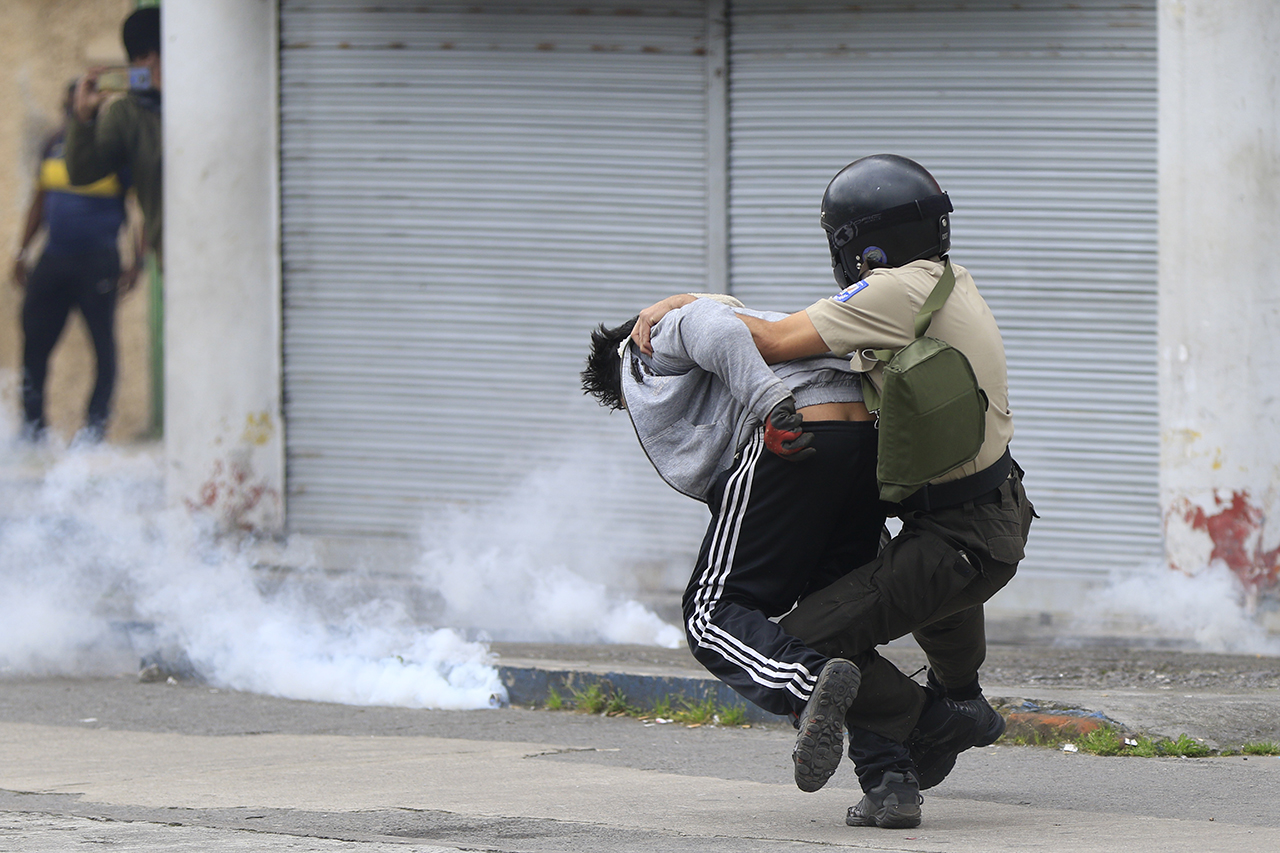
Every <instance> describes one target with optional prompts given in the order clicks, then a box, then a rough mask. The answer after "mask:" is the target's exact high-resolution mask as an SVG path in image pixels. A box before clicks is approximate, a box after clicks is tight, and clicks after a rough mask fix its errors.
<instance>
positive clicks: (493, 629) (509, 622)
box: [418, 459, 698, 648]
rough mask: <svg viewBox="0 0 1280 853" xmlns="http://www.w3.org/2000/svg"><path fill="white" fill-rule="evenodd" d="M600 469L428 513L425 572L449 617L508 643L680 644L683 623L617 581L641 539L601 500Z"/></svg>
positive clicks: (549, 473) (572, 471)
mask: <svg viewBox="0 0 1280 853" xmlns="http://www.w3.org/2000/svg"><path fill="white" fill-rule="evenodd" d="M590 471H594V472H597V473H595V474H588V472H590ZM599 471H600V468H599V467H598V466H597V464H596V461H594V460H582V459H579V460H577V461H575V462H573V463H566V464H564V465H562V466H560V467H557V468H551V469H543V470H542V471H539V472H536V473H535V474H533V475H532V476H531V477H530V478H529V479H528V480H527V481H526V482H525V483H523V484H522V486H521V488H520V490H519V491H518V492H516V493H513V494H511V495H509V496H508V497H507V498H505V499H503V500H498V501H494V502H492V503H491V504H488V505H484V506H479V507H471V508H468V509H465V510H459V509H449V510H445V511H443V512H441V513H438V514H433V515H432V516H431V517H429V518H428V519H427V521H426V523H425V524H424V525H423V533H422V541H423V550H424V553H423V557H422V560H421V563H420V565H419V567H418V572H419V575H420V577H421V578H422V579H423V581H424V582H425V583H426V585H427V586H429V587H431V588H433V589H438V590H439V591H440V592H441V594H442V595H443V596H444V600H445V602H446V615H445V621H447V622H449V623H450V624H462V625H469V626H473V627H476V628H481V629H483V630H485V631H486V632H487V633H488V634H489V635H490V636H493V637H494V638H497V639H504V640H523V641H533V640H542V641H548V640H550V641H561V642H594V641H604V642H606V643H639V644H643V645H657V646H666V647H667V648H676V647H678V646H679V645H681V644H682V643H683V642H684V633H683V632H682V631H681V629H679V628H677V627H675V626H673V625H670V624H669V623H667V622H664V621H663V620H662V619H661V618H659V617H658V616H657V615H656V614H655V613H653V611H651V610H649V609H648V608H646V607H644V606H642V605H641V604H639V603H638V602H636V601H634V600H631V599H629V598H627V597H625V596H624V595H622V594H621V593H620V592H619V591H618V590H617V589H616V588H615V586H614V584H615V583H618V582H620V581H621V580H622V578H621V577H619V569H620V567H622V566H624V565H625V563H626V561H627V557H628V554H627V553H626V551H627V546H628V544H630V543H631V542H632V541H633V539H634V537H629V536H627V535H625V534H624V533H623V532H621V531H619V530H618V526H617V525H618V520H617V518H616V517H614V516H611V515H610V514H609V513H608V512H607V508H606V507H605V506H603V505H602V504H601V502H600V500H599V495H600V493H601V488H600V485H599V483H600V476H601V475H600V474H599V473H598V472H599ZM609 479H611V478H610V477H609V476H608V475H605V481H608V480H609ZM603 491H604V492H606V493H607V492H609V491H610V489H609V488H605V489H603ZM689 504H690V512H691V513H696V512H697V511H698V508H697V506H696V505H695V504H693V502H692V501H690V502H689Z"/></svg>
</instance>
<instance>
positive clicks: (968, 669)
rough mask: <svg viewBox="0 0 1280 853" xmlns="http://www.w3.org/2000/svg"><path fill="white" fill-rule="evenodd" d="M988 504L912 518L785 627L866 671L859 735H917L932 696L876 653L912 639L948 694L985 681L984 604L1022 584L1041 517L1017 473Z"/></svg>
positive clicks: (857, 708)
mask: <svg viewBox="0 0 1280 853" xmlns="http://www.w3.org/2000/svg"><path fill="white" fill-rule="evenodd" d="M984 499H985V500H984ZM984 499H979V501H976V502H975V501H969V502H966V503H963V504H960V505H958V506H952V507H947V508H945V509H935V510H929V511H925V512H906V513H903V515H902V530H901V532H900V533H899V534H898V535H897V536H895V537H894V538H893V540H892V541H891V542H889V544H888V545H886V546H885V548H884V550H883V551H881V553H880V554H879V555H878V556H877V557H876V558H875V559H873V560H871V561H870V562H868V563H867V564H865V565H863V566H860V567H859V568H857V569H855V570H854V571H852V572H850V573H848V574H847V575H845V576H844V577H842V578H840V579H839V580H838V581H836V582H835V583H833V584H831V585H830V586H828V587H826V588H825V589H822V590H820V591H818V592H815V593H814V594H812V595H810V596H808V597H807V598H805V599H804V600H803V601H801V602H800V604H799V605H797V606H796V608H795V609H794V610H793V611H791V613H789V614H787V616H786V617H785V618H783V619H782V620H781V622H780V623H779V625H780V627H781V628H782V629H783V630H784V631H785V632H786V633H787V634H789V635H791V636H794V637H797V638H799V639H801V640H803V641H804V642H805V644H807V645H808V646H809V647H811V648H813V649H814V650H815V651H817V652H820V653H821V654H823V655H826V656H827V657H843V658H848V659H849V660H851V661H853V662H854V663H855V664H857V665H858V668H859V669H860V670H861V671H862V686H861V687H860V688H859V690H858V695H857V698H856V699H855V700H854V702H853V705H852V707H850V709H849V713H848V714H847V716H846V721H847V723H848V725H849V726H850V727H854V726H856V727H859V728H862V729H866V730H868V731H871V732H874V733H875V734H878V735H881V736H883V737H886V738H888V739H889V740H892V741H896V742H898V743H902V742H905V740H906V739H907V736H908V735H909V734H910V733H911V730H912V729H913V728H914V727H915V724H916V721H917V720H918V719H919V716H920V712H921V710H922V709H923V708H924V704H925V693H924V688H922V687H921V686H920V685H919V684H917V683H916V682H915V681H913V680H912V679H910V678H908V677H907V676H906V675H904V674H903V673H902V672H901V671H900V670H899V669H898V668H897V667H896V666H894V665H893V664H892V663H890V662H889V661H887V660H885V659H884V658H883V657H881V656H880V654H879V653H878V652H877V651H876V647H877V646H879V645H882V644H884V643H887V642H889V641H890V640H894V639H897V638H898V637H902V636H905V635H906V634H912V635H914V637H915V639H916V642H917V643H919V644H920V648H921V649H923V650H924V652H925V654H926V655H927V656H928V659H929V667H930V669H931V670H932V671H933V674H934V676H935V677H936V678H937V679H938V680H939V681H940V682H941V683H942V685H943V686H944V687H947V688H950V689H956V690H958V689H961V688H964V687H966V686H968V685H970V684H972V683H974V682H975V681H976V679H977V677H978V668H979V667H980V666H981V665H982V662H983V660H984V659H985V658H986V654H987V644H986V628H985V624H984V621H983V609H982V605H983V602H985V601H987V599H989V598H991V596H993V595H995V594H996V592H998V591H999V590H1000V589H1001V588H1003V587H1004V585H1005V584H1007V583H1008V582H1009V581H1010V580H1011V579H1012V578H1013V575H1014V573H1015V572H1016V571H1017V568H1018V562H1019V561H1020V560H1021V559H1022V558H1023V549H1024V546H1025V545H1026V541H1027V534H1028V531H1029V530H1030V528H1031V519H1032V518H1033V517H1034V515H1035V509H1034V508H1033V507H1032V505H1031V502H1030V500H1028V499H1027V494H1026V492H1025V491H1024V490H1023V487H1022V471H1021V469H1020V468H1018V466H1017V465H1016V464H1015V465H1014V466H1013V470H1012V471H1011V472H1010V474H1009V478H1008V479H1006V480H1005V481H1004V482H1003V483H1002V484H1001V485H1000V486H999V487H998V489H996V490H995V492H994V493H993V494H990V495H987V496H984Z"/></svg>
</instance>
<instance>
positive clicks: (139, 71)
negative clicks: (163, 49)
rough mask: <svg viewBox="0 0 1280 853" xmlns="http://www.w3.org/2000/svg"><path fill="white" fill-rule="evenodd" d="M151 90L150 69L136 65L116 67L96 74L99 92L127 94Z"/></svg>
mask: <svg viewBox="0 0 1280 853" xmlns="http://www.w3.org/2000/svg"><path fill="white" fill-rule="evenodd" d="M150 88H151V69H150V68H146V67H142V66H137V65H118V66H116V67H114V68H104V69H102V70H101V71H99V72H98V90H99V91H101V92H128V91H130V90H132V91H135V92H136V91H139V90H144V89H150Z"/></svg>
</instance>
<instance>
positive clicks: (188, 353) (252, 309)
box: [161, 0, 284, 532]
mask: <svg viewBox="0 0 1280 853" xmlns="http://www.w3.org/2000/svg"><path fill="white" fill-rule="evenodd" d="M163 9H164V14H163V22H162V27H163V39H164V41H163V48H162V51H161V55H162V58H163V62H164V145H165V151H164V157H165V176H164V179H165V188H164V189H165V202H164V203H165V271H164V272H165V410H164V411H165V455H166V459H167V474H166V485H167V488H168V493H169V497H170V500H171V501H172V502H174V503H182V504H186V505H188V506H191V507H201V508H204V509H207V510H209V511H211V512H213V513H215V514H216V515H217V517H218V519H219V521H220V522H221V523H222V525H223V526H224V527H229V528H242V529H250V528H251V529H255V530H259V531H267V532H270V531H276V530H279V529H280V528H281V527H282V525H283V523H284V503H283V494H284V435H283V421H282V418H281V348H280V336H281V285H280V237H279V234H280V228H279V197H280V193H279V189H278V175H279V153H278V152H279V145H278V141H277V140H278V127H277V123H278V99H277V67H278V65H277V44H278V26H277V8H276V3H275V2H274V0H219V2H217V3H209V2H207V0H165V2H164V5H163Z"/></svg>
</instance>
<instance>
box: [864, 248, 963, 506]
mask: <svg viewBox="0 0 1280 853" xmlns="http://www.w3.org/2000/svg"><path fill="white" fill-rule="evenodd" d="M955 283H956V276H955V273H953V272H952V271H951V262H950V261H948V262H947V265H946V268H945V269H943V271H942V278H940V279H938V283H937V284H936V285H935V286H934V288H933V291H932V292H931V293H930V294H929V298H928V299H926V300H925V302H924V305H922V306H920V312H919V313H918V314H916V322H915V333H916V339H915V340H914V341H912V342H911V343H909V344H907V345H906V346H905V347H903V348H902V349H900V350H897V351H895V350H888V349H886V350H874V351H872V353H871V354H872V355H874V356H875V358H876V360H877V361H883V362H887V363H886V364H885V367H884V377H883V380H882V383H881V385H882V387H881V390H880V391H877V390H876V389H875V388H874V387H872V385H871V383H870V382H864V383H863V385H862V393H863V397H864V398H865V401H866V404H867V408H868V409H869V410H871V411H873V412H876V411H878V416H877V425H878V426H879V429H880V437H879V459H878V460H877V462H876V479H877V480H878V481H879V483H880V497H881V499H882V500H886V501H893V502H895V503H896V502H899V501H902V500H905V499H906V498H908V497H910V496H911V495H912V494H914V493H915V492H916V490H918V489H919V488H920V487H921V486H923V485H924V484H926V483H928V482H929V481H930V480H934V479H937V478H938V477H941V476H942V475H943V474H946V473H947V472H948V471H953V470H955V469H956V468H959V467H960V466H961V465H964V464H965V463H967V462H972V461H973V460H974V459H975V458H976V457H977V455H978V451H979V450H981V449H982V441H983V439H984V438H985V436H986V423H987V419H986V412H987V404H988V403H987V395H986V393H985V392H984V391H983V390H982V389H981V388H980V387H978V378H977V376H975V375H974V372H973V366H972V365H970V364H969V359H967V358H965V356H964V353H962V352H960V350H958V349H956V348H955V347H953V346H951V345H950V344H947V343H944V342H943V341H940V340H938V339H937V338H929V337H924V333H925V332H926V331H927V330H928V329H929V323H930V321H932V319H933V312H935V311H937V310H938V309H939V308H941V307H942V304H943V303H944V302H946V301H947V297H948V296H950V295H951V291H952V289H953V288H954V287H955Z"/></svg>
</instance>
